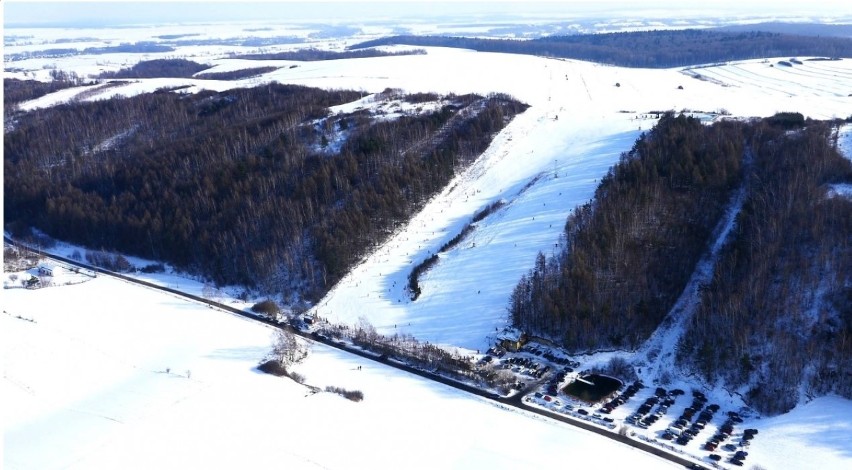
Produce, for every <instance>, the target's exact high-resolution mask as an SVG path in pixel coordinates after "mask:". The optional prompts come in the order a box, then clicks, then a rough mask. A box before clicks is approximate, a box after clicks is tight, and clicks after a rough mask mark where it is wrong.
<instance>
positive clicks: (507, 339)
mask: <svg viewBox="0 0 852 470" xmlns="http://www.w3.org/2000/svg"><path fill="white" fill-rule="evenodd" d="M527 340H528V338H527V334H526V333H524V332H522V331H521V330H519V329H517V328H505V329H504V330H503V331H501V332H500V333H499V334H497V344H498V345H499V346H500V347H502V348H504V349H506V350H508V351H517V350H519V349H521V348H522V347H523V346H524V344H526V343H527Z"/></svg>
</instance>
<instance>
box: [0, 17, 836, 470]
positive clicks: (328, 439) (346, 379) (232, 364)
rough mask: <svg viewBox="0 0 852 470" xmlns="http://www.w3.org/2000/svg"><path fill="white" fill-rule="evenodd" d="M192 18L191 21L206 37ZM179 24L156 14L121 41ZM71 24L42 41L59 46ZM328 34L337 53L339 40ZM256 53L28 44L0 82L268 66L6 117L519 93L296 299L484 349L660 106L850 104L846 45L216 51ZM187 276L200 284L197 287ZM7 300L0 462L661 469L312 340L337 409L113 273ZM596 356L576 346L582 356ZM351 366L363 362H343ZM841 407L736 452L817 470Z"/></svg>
mask: <svg viewBox="0 0 852 470" xmlns="http://www.w3.org/2000/svg"><path fill="white" fill-rule="evenodd" d="M208 29H209V28H205V29H204V32H203V33H202V32H201V31H196V30H193V31H194V32H197V33H198V34H204V35H203V36H201V37H203V38H207V37H208V34H209V31H208ZM101 31H104V30H99V31H98V33H100V32H101ZM106 31H110V33H109V34H111V35H112V36H110V37H109V38H108V40H99V41H96V42H95V44H96V45H102V44H105V43H109V44H112V43H113V42H115V41H120V40H121V38H122V37H123V36H122V34H125V32H124V31H123V30H115V31H111V30H106ZM132 31H133V34H134V35H141V34H143V33H140V31H139V30H132ZM182 31H183V30H182V29H179V28H178V29H176V27H174V26H171V27H164V28H152V29H150V30H147V31H145V32H144V34H145V35H147V36H139V37H138V40H142V39H145V38H147V37H150V36H154V35H163V34H176V33H180V32H182ZM7 33H8V32H7ZM30 33H32V31H29V33H27V32H22V35H26V34H30ZM67 33H68V31H58V32H53V33H52V34H54V35H55V37H54V39H55V38H61V37H63V36H62V35H63V34H67ZM231 33H232V34H239V31H236V32H233V31H232V32H231ZM33 34H34V33H33ZM299 34H306V33H304V32H302V33H299ZM209 37H215V35H211V36H209ZM134 38H135V36H134ZM359 39H363V38H359ZM105 41H107V42H105ZM353 41H354V39H353ZM324 45H325V46H327V47H334V48H338V49H339V48H341V47H342V46H343V45H345V41H342V40H341V41H326V42H324ZM13 47H17V48H18V49H26V48H34V46H32V45H20V46H13ZM296 47H298V45H295V44H291V45H287V46H282V47H281V48H296ZM10 50H12V51H14V49H12V48H10V47H7V50H6V53H7V54H8V53H10ZM255 51H256V48H244V47H242V46H191V47H189V46H187V47H183V48H180V49H179V50H178V51H176V52H172V53H163V54H147V55H144V56H142V55H139V54H107V55H100V56H70V57H64V58H49V59H47V58H38V59H37V58H34V59H27V60H22V61H19V62H15V63H14V67H15V68H17V69H18V70H15V71H11V70H8V67H7V71H5V72H4V75H5V76H6V77H17V78H30V77H37V78H42V79H43V78H44V77H45V76H47V73H48V69H46V68H45V67H56V68H58V69H61V70H68V71H77V72H78V73H80V74H81V75H88V74H95V73H98V72H100V71H115V70H118V69H119V68H122V67H127V66H130V65H132V64H133V63H135V62H136V61H138V60H149V59H153V58H162V57H166V56H168V57H185V58H189V59H192V60H195V61H198V62H202V63H207V64H210V65H211V66H215V67H216V68H215V69H214V71H226V70H238V69H241V68H251V67H259V66H269V65H274V66H280V68H279V69H278V70H276V71H274V72H269V73H266V74H264V75H262V76H260V77H254V78H250V79H245V80H237V81H218V80H200V79H195V78H189V79H140V80H127V81H124V83H122V84H120V85H118V86H114V87H110V88H103V89H97V90H92V89H89V88H71V89H66V90H62V91H59V92H56V93H53V94H50V95H47V96H44V97H41V98H38V99H35V100H32V101H29V102H27V103H24V104H23V105H22V108H23V109H33V108H38V107H47V106H54V105H56V104H59V103H63V102H68V101H71V100H74V99H84V100H95V99H108V98H109V97H111V96H113V95H115V94H119V95H123V96H131V95H135V94H139V93H145V92H150V91H154V90H157V89H160V88H164V87H185V88H183V89H182V90H181V92H197V91H200V90H204V89H209V90H216V91H221V90H226V89H230V88H233V87H246V86H254V85H257V84H261V83H266V82H270V81H273V80H274V81H278V82H281V83H292V84H301V85H307V86H315V87H322V88H327V89H341V88H346V89H355V90H362V91H363V93H364V95H365V98H364V99H362V100H360V101H358V102H356V103H352V104H351V105H350V106H344V107H341V108H340V109H339V110H340V111H343V110H351V109H353V108H354V107H357V106H370V102H371V100H370V95H372V94H375V93H379V92H381V91H382V90H384V89H386V88H399V89H402V90H404V91H406V92H437V93H450V92H452V93H458V94H462V93H469V92H475V93H482V94H485V93H491V92H499V93H508V94H511V95H512V96H514V97H515V98H517V99H519V100H521V101H524V102H526V103H528V104H529V105H531V107H530V108H529V109H528V110H527V111H526V112H525V113H524V114H522V115H520V116H518V117H517V118H515V119H514V120H513V122H512V123H511V124H510V125H509V126H508V127H507V128H506V129H504V130H503V131H502V132H501V133H500V134H499V135H498V136H497V137H496V138H495V139H494V141H493V143H492V145H491V147H490V148H489V149H488V150H487V151H486V152H485V153H484V154H483V155H482V156H481V157H480V158H479V160H477V162H476V163H475V164H474V165H473V166H472V167H471V168H469V169H468V170H467V171H466V172H464V173H463V174H461V175H459V176H458V177H457V178H456V179H455V180H454V181H453V182H451V183H450V184H449V185H448V187H447V188H446V189H445V190H444V191H443V192H442V193H440V194H439V195H438V196H436V197H435V198H433V199H432V200H431V201H430V202H429V203H428V204H427V205H426V206H425V207H424V208H423V210H422V211H421V212H420V213H419V214H417V215H416V216H415V217H414V218H413V219H411V221H410V222H409V223H408V224H406V225H404V226H401V227H399V228H398V231H397V232H396V233H395V234H394V235H393V236H392V237H391V238H390V239H389V240H388V241H387V242H386V243H384V244H383V245H382V246H380V247H378V248H377V249H376V250H375V252H374V253H372V254H371V255H370V256H368V257H367V258H366V259H365V260H363V262H362V263H361V264H359V265H358V266H357V267H356V268H355V269H354V270H353V271H352V272H350V273H349V275H347V276H346V277H345V278H344V279H343V280H342V281H341V282H340V283H339V284H338V285H337V286H336V287H335V288H334V289H333V290H332V291H331V292H329V293H328V295H327V296H326V297H325V298H323V299H322V300H321V301H320V302H319V303H318V304H317V305H316V306H314V308H313V309H312V313H314V314H316V315H318V316H320V317H323V318H326V319H328V320H329V321H330V322H333V323H348V324H357V323H358V322H359V321H361V319H365V320H367V321H369V322H370V323H372V324H373V325H375V326H376V328H377V329H378V331H379V332H382V333H391V334H392V333H395V332H401V333H403V332H404V333H409V334H411V335H413V336H415V337H416V338H418V339H420V340H423V341H429V342H432V343H436V344H440V345H443V346H447V347H452V348H461V349H463V350H467V351H471V352H472V351H477V350H478V351H483V352H484V351H485V349H487V348H488V347H489V346H491V344H492V343H493V339H494V334H495V332H496V330H498V329H502V327H504V326H506V323H507V315H506V306H507V303H508V298H509V295H510V293H511V291H512V288H513V287H514V286H515V285H516V283H517V281H518V279H519V278H520V276H521V275H522V274H524V273H526V272H527V270H528V269H529V268H530V267H531V266H532V264H533V262H534V259H535V256H536V254H537V253H538V252H539V251H542V252H544V253H545V254H549V251H550V250H552V249H553V248H556V245H557V244H559V243H561V242H562V241H561V240H560V235H561V234H562V232H563V226H564V223H565V220H566V217H567V215H568V214H569V213H570V212H571V210H572V209H573V208H574V207H575V206H577V205H578V204H581V203H584V202H586V201H588V200H589V198H591V197H592V195H593V192H594V189H595V187H596V186H597V182H598V181H599V179H600V178H601V177H602V176H603V175H604V174H605V173H606V171H607V169H608V168H609V167H610V166H611V165H612V164H614V163H615V162H617V161H618V159H619V156H620V154H621V152H624V151H627V150H629V149H630V147H631V146H632V145H633V142H634V141H635V139H636V138H637V137H638V136H639V135H640V134H641V133H642V132H643V131H646V130H648V129H649V128H650V127H651V126H653V125H654V123H655V122H656V113H655V112H656V111H664V110H675V111H680V110H685V111H688V112H694V114H695V115H697V116H699V117H702V118H704V119H707V120H710V119H718V118H720V114H730V116H731V117H733V118H747V117H751V116H768V115H771V114H774V113H776V112H779V111H798V112H801V113H803V114H804V115H806V116H807V117H811V118H815V119H831V118H845V117H847V116H849V115H850V113H852V87H850V83H852V60H850V59H844V60H840V61H804V59H806V58H802V61H803V62H802V64H793V65H791V66H789V67H788V66H779V65H778V62H779V61H788V60H789V59H790V58H767V60H766V61H764V60H755V61H747V62H743V63H735V64H734V63H732V64H721V65H714V66H708V67H701V68H690V69H686V70H680V69H671V70H642V69H626V68H618V67H609V66H601V65H597V64H592V63H584V62H578V61H570V60H553V59H546V58H540V57H532V56H517V55H508V54H496V53H477V52H472V51H468V50H455V49H443V48H428V49H427V54H425V55H412V56H399V57H381V58H370V59H344V60H335V61H325V62H296V61H248V60H235V59H229V58H228V55H229V54H230V53H237V52H255ZM334 111H337V110H334ZM850 135H852V132H850V128H849V127H848V126H847V127H846V130H845V133H844V134H843V136H842V137H841V144H840V145H841V147H843V148H845V149H846V154H847V155H849V148H850V146H852V143H850V142H852V140H850ZM498 201H499V202H502V206H501V207H500V208H499V209H498V210H497V211H495V212H494V213H492V214H490V215H489V216H487V217H486V218H484V219H483V220H481V221H479V222H477V223H475V224H474V230H473V231H472V232H471V233H470V234H469V235H468V236H467V237H465V238H464V239H463V240H462V242H461V243H460V244H458V245H456V246H455V247H454V248H453V249H451V250H449V251H447V252H444V253H441V254H440V255H439V262H438V264H437V265H436V266H435V267H433V268H432V269H431V270H429V271H428V272H426V273H425V274H424V275H423V276H421V278H420V287H421V288H422V294H421V295H420V297H419V298H418V299H417V300H416V301H412V300H411V297H410V295H409V293H408V292H407V291H406V290H405V286H406V285H407V282H408V275H409V273H410V272H411V269H412V268H413V267H414V266H416V265H417V264H418V263H419V262H421V261H422V260H424V259H425V258H427V257H429V256H431V255H432V254H434V253H436V252H437V251H438V249H439V248H440V247H441V246H443V245H444V244H445V243H446V242H447V241H449V240H450V239H452V238H453V237H455V236H456V235H457V234H459V233H460V232H461V231H462V229H463V228H464V227H465V226H466V225H467V224H468V223H469V222H471V220H472V218H473V216H474V214H476V213H478V212H479V211H481V210H482V209H484V208H486V207H487V206H489V205H491V204H493V203H495V202H498ZM187 284H189V282H187ZM194 286H195V287H193V288H194V289H196V291H198V290H200V286H201V285H200V284H198V285H194ZM4 311H5V313H4V315H3V317H2V320H0V321H2V323H3V325H2V331H3V332H4V334H3V336H4V340H3V349H4V352H3V355H4V361H5V363H4V380H3V396H4V397H6V401H7V403H13V404H14V405H15V406H14V407H13V408H12V407H7V410H6V412H5V417H4V426H5V446H6V455H5V457H4V465H5V466H6V467H8V468H14V469H28V468H40V469H41V468H47V469H50V468H116V467H119V468H127V467H130V468H202V467H208V468H234V467H241V466H249V467H261V466H283V467H292V468H335V469H336V468H398V467H405V468H510V467H518V466H525V467H526V466H535V465H536V464H539V465H560V464H564V463H565V462H566V461H569V462H580V463H582V464H592V463H594V462H595V461H596V460H594V459H593V458H592V457H591V456H594V455H606V456H607V464H608V465H611V466H612V467H621V466H625V467H626V466H631V467H632V468H665V466H666V465H667V463H666V462H665V461H662V460H658V459H655V458H653V457H651V456H649V455H647V454H645V453H642V452H639V451H636V450H630V449H628V448H626V447H621V446H620V445H617V444H613V443H611V442H610V441H608V440H604V439H601V438H598V437H594V436H592V435H591V434H586V433H583V432H580V431H578V430H576V429H575V428H572V427H570V426H566V425H562V424H556V423H554V422H550V421H544V420H541V419H537V418H531V417H530V416H527V415H525V414H523V413H520V412H516V411H509V410H505V409H502V408H500V407H497V406H495V405H494V404H492V403H490V402H485V401H483V400H479V399H476V398H472V397H470V396H468V395H465V394H462V393H461V392H457V391H455V390H452V389H448V388H445V387H443V386H440V385H436V384H434V383H432V382H428V381H424V380H421V379H418V378H413V377H411V376H409V375H406V374H403V373H401V372H399V371H396V370H393V369H389V368H385V367H381V366H378V365H373V364H364V363H363V361H360V362H359V361H358V360H357V359H355V358H353V357H351V356H348V355H345V354H343V353H341V352H339V351H336V350H332V349H327V348H324V347H321V346H316V347H314V349H313V352H312V355H311V356H310V358H309V359H308V361H307V363H305V364H304V365H303V366H301V368H300V369H299V372H301V373H303V374H304V375H305V376H306V377H307V381H308V383H309V384H312V385H318V386H321V387H324V386H326V385H337V386H343V387H346V388H354V389H359V390H362V391H363V392H364V394H365V397H366V398H365V401H364V402H362V403H358V404H355V403H351V402H348V401H345V400H343V399H341V398H339V397H337V396H335V395H331V394H318V395H307V396H306V389H305V388H303V387H301V386H298V385H295V384H293V383H291V382H289V381H287V380H282V379H275V378H271V377H268V376H266V375H263V374H260V373H257V372H256V371H254V370H253V367H254V365H255V364H256V363H257V361H258V360H259V359H260V358H262V357H263V355H264V354H265V352H266V350H267V347H268V344H269V333H270V332H269V330H268V329H266V328H265V327H261V326H257V325H253V324H250V323H248V322H246V321H244V320H242V319H239V318H236V317H232V316H230V315H227V314H224V313H221V312H217V311H213V310H210V309H207V308H205V307H202V306H198V305H193V304H190V303H187V302H185V301H182V300H179V299H175V298H172V297H168V296H164V295H161V294H158V293H155V292H153V291H146V290H143V289H140V288H138V287H131V286H128V285H126V284H123V283H120V282H118V281H113V280H109V279H105V278H98V279H97V280H94V281H91V282H87V283H84V284H81V285H76V286H63V287H53V288H49V289H41V290H38V291H28V290H24V289H9V290H6V291H5V292H4ZM18 316H19V317H22V318H16V317H18ZM678 333H679V332H676V331H675V332H673V334H674V335H676V334H678ZM608 358H609V356H607V355H599V356H596V357H590V358H585V359H587V360H588V362H587V363H584V367H585V366H593V365H599V364H602V363H604V362H605V361H606V360H608ZM359 365H363V366H364V369H363V370H361V371H356V370H355V368H356V366H359ZM167 368H168V369H169V372H168V373H167V372H166V369H167ZM676 385H679V386H683V387H685V388H686V387H689V385H690V384H689V383H688V382H683V383H678V384H676ZM714 393H715V397H714V398H716V399H718V400H719V401H723V400H727V402H726V403H728V404H730V405H732V406H734V405H736V404H738V403H740V401H739V399H738V397H731V396H728V397H725V395H726V394H727V392H725V391H724V390H715V391H714ZM850 416H852V404H850V402H849V401H848V400H843V399H840V398H835V397H825V398H820V399H817V400H814V401H813V402H811V403H809V404H807V405H800V406H799V407H798V408H796V409H795V410H794V411H793V412H791V413H790V414H788V415H785V416H781V417H776V418H772V419H764V420H759V419H757V418H755V422H751V423H749V424H750V425H754V426H758V425H759V428H760V430H761V434H760V438H758V439H757V440H756V442H755V444H754V446H753V447H752V452H753V455H752V457H751V458H750V461H749V462H748V464H760V465H762V466H764V467H765V468H771V469H774V468H808V467H810V465H811V464H812V463H814V462H818V463H819V466H820V468H837V469H840V468H847V467H849V464H850V462H852V457H850V450H849V444H848V442H847V440H846V439H845V437H844V436H846V435H847V434H848V431H849V419H848V418H849V417H850ZM400 417H402V418H400ZM623 417H624V416H622V418H623ZM448 423H449V425H448ZM46 430H50V432H48V431H46ZM655 432H656V431H655ZM645 435H646V436H651V435H652V433H650V432H648V433H646V434H645ZM83 436H85V437H83ZM424 443H428V445H424ZM44 449H51V451H50V452H45V451H44ZM365 449H369V450H365Z"/></svg>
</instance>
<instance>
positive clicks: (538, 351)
mask: <svg viewBox="0 0 852 470" xmlns="http://www.w3.org/2000/svg"><path fill="white" fill-rule="evenodd" d="M521 350H522V351H524V352H528V353H530V354H534V355H536V356H539V357H543V358H545V359H547V360H548V361H550V362H552V363H554V364H559V365H560V366H569V367H574V368H576V367H580V363H579V362H577V361H574V360H571V359H568V358H567V357H563V356H559V355H556V354H554V353H553V351H551V350H550V349H543V348H539V347H538V346H530V345H526V346H524V347H523V348H522V349H521Z"/></svg>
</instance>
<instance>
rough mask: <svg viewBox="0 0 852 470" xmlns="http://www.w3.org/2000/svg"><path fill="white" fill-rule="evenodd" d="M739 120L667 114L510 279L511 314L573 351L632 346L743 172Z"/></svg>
mask: <svg viewBox="0 0 852 470" xmlns="http://www.w3.org/2000/svg"><path fill="white" fill-rule="evenodd" d="M742 152H743V148H742V126H741V125H740V124H738V123H736V122H721V123H717V124H715V125H713V126H704V125H703V124H701V123H700V122H699V121H698V120H697V119H694V118H688V117H685V116H683V115H680V116H675V115H673V114H671V113H669V114H664V115H663V116H662V117H661V118H660V121H659V123H658V125H657V126H656V127H655V128H654V129H653V130H652V131H651V132H650V133H649V134H648V135H645V136H643V137H642V138H640V139H639V140H638V141H637V142H636V143H635V145H634V147H633V149H632V150H631V151H630V152H628V153H625V154H624V155H622V158H621V161H620V163H619V164H618V165H616V166H614V167H613V168H611V169H610V171H609V172H608V174H607V175H606V176H605V177H604V178H603V179H602V180H601V183H600V186H599V187H598V188H597V190H596V191H595V197H594V200H593V201H592V202H589V203H587V204H585V205H582V206H580V207H578V208H577V209H576V210H575V211H574V213H573V214H572V215H571V217H569V219H568V221H567V223H566V225H565V233H564V243H560V245H561V246H562V247H564V248H563V249H562V251H561V252H559V253H558V254H556V255H554V256H551V257H550V258H549V259H548V258H546V257H545V256H544V254H542V253H539V255H538V256H537V258H536V261H535V265H534V267H533V269H532V270H531V271H530V272H529V274H527V275H525V276H524V277H523V278H522V279H521V280H520V282H519V283H518V285H517V286H516V287H515V289H514V291H513V293H512V295H511V299H510V305H509V311H510V315H511V319H512V323H513V324H514V325H515V326H517V327H520V328H521V329H523V330H525V331H527V332H530V333H533V334H536V335H542V336H546V337H549V338H553V339H554V340H556V341H558V342H560V343H561V344H562V345H564V346H565V347H567V348H568V349H570V350H573V351H583V350H592V349H599V348H635V347H636V346H638V345H639V344H640V343H641V342H642V341H644V340H645V339H646V338H647V337H648V336H649V335H650V334H651V332H653V331H654V329H655V328H656V327H657V325H658V324H659V322H660V321H661V320H662V319H663V317H664V316H665V315H666V314H667V313H668V311H669V309H670V308H671V306H672V305H673V304H674V302H675V301H676V300H677V298H678V296H679V295H680V293H681V291H682V290H683V288H684V286H685V285H686V283H687V281H688V280H689V277H690V275H691V274H692V271H693V269H694V266H695V264H696V263H697V261H698V259H699V257H700V256H701V255H702V253H703V252H704V247H705V246H706V244H707V241H708V238H709V237H710V234H711V232H712V230H713V228H714V227H715V225H716V222H717V221H718V220H719V218H720V217H721V215H722V212H723V211H724V208H725V204H726V202H727V200H728V196H729V194H730V193H731V191H732V189H733V188H735V187H736V186H737V183H738V182H739V180H740V177H741V175H740V173H741V156H742Z"/></svg>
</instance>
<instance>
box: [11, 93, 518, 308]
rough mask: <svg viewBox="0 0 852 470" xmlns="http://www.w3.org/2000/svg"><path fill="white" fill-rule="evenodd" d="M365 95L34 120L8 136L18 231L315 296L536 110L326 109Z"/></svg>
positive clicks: (510, 106)
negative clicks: (392, 113) (399, 113)
mask: <svg viewBox="0 0 852 470" xmlns="http://www.w3.org/2000/svg"><path fill="white" fill-rule="evenodd" d="M360 97H361V93H360V92H355V91H344V90H338V91H323V90H318V89H311V88H306V87H300V86H286V85H279V84H275V83H273V84H268V85H264V86H260V87H256V88H250V89H238V90H231V91H228V92H222V93H215V92H201V93H198V94H195V95H180V94H176V93H171V92H157V93H150V94H144V95H140V96H136V97H133V98H121V99H118V98H114V99H111V100H106V101H97V102H91V103H75V104H66V105H60V106H56V107H53V108H49V109H42V110H36V111H33V112H30V113H26V114H23V115H22V116H20V118H19V121H18V123H17V125H16V126H15V128H14V129H13V130H11V131H9V132H7V133H6V135H5V139H4V155H5V158H4V171H5V175H6V178H5V179H4V195H5V199H4V208H5V214H6V227H7V229H9V230H14V231H16V232H18V233H20V232H21V231H25V230H26V228H27V227H30V226H32V227H36V228H38V229H40V230H42V231H44V232H46V233H48V234H50V235H52V236H54V237H56V238H60V239H64V240H68V241H71V242H74V243H78V244H81V245H84V246H87V247H92V248H96V249H101V248H103V249H106V250H116V251H120V252H123V253H128V254H134V255H139V256H143V257H147V258H152V259H156V260H162V261H168V262H170V263H173V264H174V265H176V266H177V267H179V268H181V269H184V270H188V271H191V272H194V273H198V274H200V275H203V276H205V277H207V278H208V279H210V280H211V281H212V282H214V283H217V284H222V283H237V284H243V285H246V286H250V287H253V288H258V289H261V290H264V291H265V292H273V293H275V292H277V293H281V294H282V295H283V296H284V297H285V298H287V299H291V298H296V299H316V298H318V297H319V296H320V295H322V294H323V293H324V292H325V291H326V290H327V289H328V288H330V286H332V285H333V284H334V283H335V282H336V281H337V280H338V279H340V277H342V276H343V275H344V274H345V273H346V272H347V270H348V269H349V268H350V267H351V266H352V265H353V264H354V263H356V262H357V261H358V260H359V259H360V258H361V257H363V256H364V255H365V254H367V253H368V252H369V251H370V250H371V249H372V247H373V246H375V245H377V244H379V243H381V241H383V240H384V239H385V237H387V236H388V234H390V233H391V232H392V230H393V228H394V226H395V225H396V224H398V223H401V222H403V221H405V220H407V219H408V217H409V216H410V215H411V214H412V213H413V212H414V211H416V210H417V209H418V208H419V207H420V205H421V204H422V203H423V202H424V201H425V200H426V199H428V198H429V197H430V196H431V195H433V194H434V193H435V192H436V191H438V190H440V189H441V188H442V187H443V186H444V185H445V184H446V183H447V182H448V181H449V180H450V178H452V176H453V175H454V174H455V172H457V171H458V170H459V169H460V168H463V167H464V166H465V165H467V164H469V163H470V162H471V161H473V159H475V158H476V157H477V156H478V155H479V153H481V152H482V151H483V150H484V149H485V148H486V146H487V145H488V143H489V142H490V140H491V138H492V137H493V135H495V133H496V132H498V131H499V130H500V129H501V128H502V127H503V126H504V125H505V124H506V123H507V122H508V121H509V120H510V119H511V118H512V117H513V116H514V115H515V114H517V113H519V112H521V111H523V110H524V109H525V105H522V104H520V103H518V102H516V101H514V100H512V99H511V98H510V97H506V96H499V95H495V96H489V97H481V96H476V95H465V96H448V97H444V99H445V102H446V103H447V104H446V105H445V106H443V107H442V108H441V109H439V110H437V111H435V112H429V113H425V114H421V115H412V116H405V117H401V118H399V119H395V120H380V119H375V118H374V117H373V116H372V115H370V114H369V113H368V112H363V111H359V112H355V113H351V114H346V115H335V116H330V115H329V111H328V108H329V107H330V106H334V105H339V104H342V103H347V102H351V101H354V100H357V99H359V98H360ZM416 98H417V97H415V99H416ZM327 136H328V137H334V136H343V137H344V138H345V142H344V143H343V144H342V145H341V148H340V151H339V152H329V151H328V149H324V148H322V142H323V138H327ZM416 143H419V144H420V145H413V144H416ZM412 149H413V150H412Z"/></svg>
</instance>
